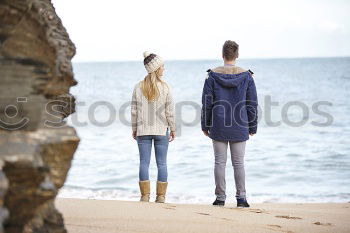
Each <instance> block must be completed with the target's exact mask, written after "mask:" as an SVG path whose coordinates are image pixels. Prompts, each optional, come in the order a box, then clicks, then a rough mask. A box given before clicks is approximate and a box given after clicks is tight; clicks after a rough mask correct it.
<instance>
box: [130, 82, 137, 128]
mask: <svg viewBox="0 0 350 233" xmlns="http://www.w3.org/2000/svg"><path fill="white" fill-rule="evenodd" d="M131 127H132V131H133V132H135V131H136V129H137V100H136V87H135V88H134V91H133V93H132V99H131Z"/></svg>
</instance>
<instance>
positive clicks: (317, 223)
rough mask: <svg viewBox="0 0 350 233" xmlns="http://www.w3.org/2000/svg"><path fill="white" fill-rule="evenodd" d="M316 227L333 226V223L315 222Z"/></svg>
mask: <svg viewBox="0 0 350 233" xmlns="http://www.w3.org/2000/svg"><path fill="white" fill-rule="evenodd" d="M314 224H315V225H319V226H333V224H332V223H329V222H327V223H322V222H314Z"/></svg>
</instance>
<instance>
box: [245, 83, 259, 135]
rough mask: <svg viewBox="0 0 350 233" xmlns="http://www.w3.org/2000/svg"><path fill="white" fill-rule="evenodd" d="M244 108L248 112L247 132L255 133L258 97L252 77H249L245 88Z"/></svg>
mask: <svg viewBox="0 0 350 233" xmlns="http://www.w3.org/2000/svg"><path fill="white" fill-rule="evenodd" d="M246 108H247V114H248V125H249V133H251V134H256V132H257V128H258V97H257V93H256V87H255V82H254V79H253V78H252V77H250V80H249V84H248V89H247V95H246Z"/></svg>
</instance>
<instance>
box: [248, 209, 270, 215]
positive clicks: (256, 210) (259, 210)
mask: <svg viewBox="0 0 350 233" xmlns="http://www.w3.org/2000/svg"><path fill="white" fill-rule="evenodd" d="M249 211H250V212H252V213H257V214H269V212H267V211H266V210H261V209H249Z"/></svg>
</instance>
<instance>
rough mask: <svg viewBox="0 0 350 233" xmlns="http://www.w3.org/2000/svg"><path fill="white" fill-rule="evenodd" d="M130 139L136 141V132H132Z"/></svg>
mask: <svg viewBox="0 0 350 233" xmlns="http://www.w3.org/2000/svg"><path fill="white" fill-rule="evenodd" d="M132 137H133V138H134V139H135V140H136V131H133V132H132Z"/></svg>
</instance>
